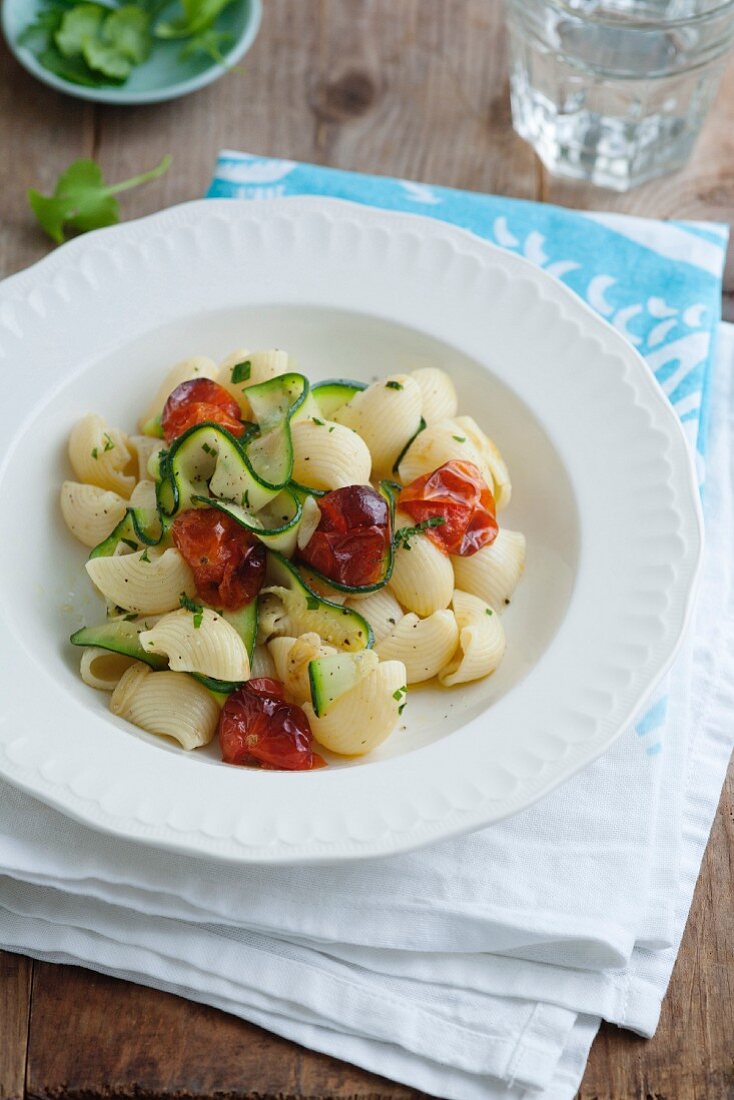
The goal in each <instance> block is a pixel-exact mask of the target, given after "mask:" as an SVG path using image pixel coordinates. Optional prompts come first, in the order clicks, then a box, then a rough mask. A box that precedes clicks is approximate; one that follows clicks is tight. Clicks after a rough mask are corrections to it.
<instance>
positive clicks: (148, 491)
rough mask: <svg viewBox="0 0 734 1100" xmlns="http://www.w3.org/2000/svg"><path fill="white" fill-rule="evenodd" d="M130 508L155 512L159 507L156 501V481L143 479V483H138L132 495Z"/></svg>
mask: <svg viewBox="0 0 734 1100" xmlns="http://www.w3.org/2000/svg"><path fill="white" fill-rule="evenodd" d="M130 507H131V508H148V509H150V510H151V511H155V509H156V508H157V507H158V501H157V500H156V495H155V482H154V481H151V480H150V478H143V480H142V481H139V482H138V483H137V485H136V486H135V488H134V489H133V491H132V493H131V494H130Z"/></svg>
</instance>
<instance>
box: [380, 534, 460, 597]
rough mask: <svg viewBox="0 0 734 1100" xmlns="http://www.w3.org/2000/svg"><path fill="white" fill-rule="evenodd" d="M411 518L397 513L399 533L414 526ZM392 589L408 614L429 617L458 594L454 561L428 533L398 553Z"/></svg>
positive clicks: (416, 536) (397, 551) (391, 583)
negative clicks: (402, 529) (401, 529)
mask: <svg viewBox="0 0 734 1100" xmlns="http://www.w3.org/2000/svg"><path fill="white" fill-rule="evenodd" d="M412 526H413V523H412V520H411V519H410V516H407V515H406V514H405V513H404V512H397V513H396V516H395V530H399V529H400V528H401V527H412ZM390 589H391V591H392V592H393V594H394V595H395V597H396V598H397V600H398V602H399V603H400V604H402V606H403V607H405V608H407V609H408V611H415V613H416V614H417V615H420V616H421V617H422V618H425V617H426V616H428V615H432V614H433V612H434V611H441V610H443V608H445V607H448V606H449V603H450V602H451V596H452V594H453V591H454V570H453V568H452V566H451V560H450V559H449V558H448V557H447V556H446V555H445V554H443V553H442V552H441V551H440V550H439V549H438V547H437V546H435V545H434V544H433V543H432V542H431V540H430V539H429V538H428V537H427V536H426V535H424V534H417V535H415V536H414V537H413V538H412V539H411V540H410V548H409V549H408V548H407V547H405V546H402V545H401V546H399V547H398V548H397V549H396V550H395V557H394V565H393V572H392V577H391V578H390Z"/></svg>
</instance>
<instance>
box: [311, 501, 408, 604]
mask: <svg viewBox="0 0 734 1100" xmlns="http://www.w3.org/2000/svg"><path fill="white" fill-rule="evenodd" d="M318 506H319V508H320V509H321V519H320V521H319V525H318V527H317V528H316V530H315V531H314V533H313V535H312V536H311V538H310V539H309V541H308V542H307V543H306V545H305V546H304V548H303V549H302V550H301V551H300V556H301V559H302V560H303V561H304V562H306V563H307V564H308V565H311V566H313V568H314V569H318V571H319V572H320V573H323V575H324V576H325V577H328V578H329V580H332V581H336V582H337V584H344V585H348V586H349V587H350V588H359V587H362V586H364V585H369V584H376V583H377V582H378V581H379V580H381V579H382V577H383V576H384V573H385V566H386V562H387V556H388V553H389V549H390V539H391V537H392V536H391V532H390V511H389V509H388V506H387V502H386V501H385V499H384V498H383V497H382V496H380V494H379V493H378V492H376V491H375V490H374V489H372V488H371V487H370V486H369V485H347V486H346V488H344V489H334V490H333V491H332V492H330V493H326V494H325V495H324V496H322V497H320V498H319V500H318Z"/></svg>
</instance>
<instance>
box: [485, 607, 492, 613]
mask: <svg viewBox="0 0 734 1100" xmlns="http://www.w3.org/2000/svg"><path fill="white" fill-rule="evenodd" d="M484 614H485V615H494V611H493V610H492V608H491V607H485V609H484Z"/></svg>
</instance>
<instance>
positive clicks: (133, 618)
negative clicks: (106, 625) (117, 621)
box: [122, 611, 138, 623]
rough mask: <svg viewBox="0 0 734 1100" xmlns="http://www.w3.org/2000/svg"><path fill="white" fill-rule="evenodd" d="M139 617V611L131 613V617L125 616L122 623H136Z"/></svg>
mask: <svg viewBox="0 0 734 1100" xmlns="http://www.w3.org/2000/svg"><path fill="white" fill-rule="evenodd" d="M137 617H138V613H137V611H131V612H130V614H129V615H123V616H122V621H123V622H124V623H134V622H135V621H136V619H137Z"/></svg>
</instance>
